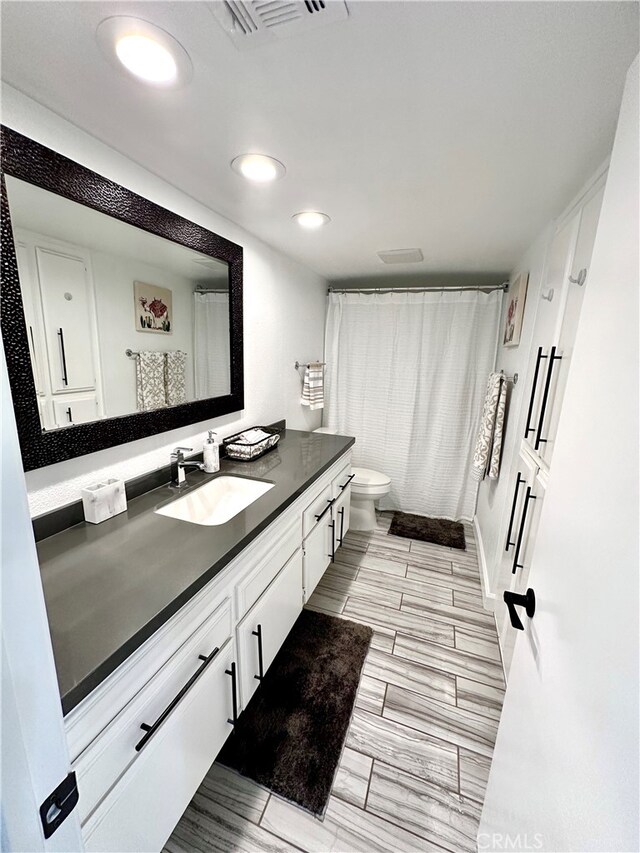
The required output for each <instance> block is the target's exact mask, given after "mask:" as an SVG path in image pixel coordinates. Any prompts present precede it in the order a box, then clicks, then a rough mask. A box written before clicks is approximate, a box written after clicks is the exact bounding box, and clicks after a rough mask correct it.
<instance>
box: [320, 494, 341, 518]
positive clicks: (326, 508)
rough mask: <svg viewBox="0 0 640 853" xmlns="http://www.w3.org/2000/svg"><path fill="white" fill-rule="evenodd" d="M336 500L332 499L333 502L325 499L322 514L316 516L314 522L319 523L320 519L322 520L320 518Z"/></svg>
mask: <svg viewBox="0 0 640 853" xmlns="http://www.w3.org/2000/svg"><path fill="white" fill-rule="evenodd" d="M336 500H337V499H336V498H333V500H329V499H328V498H327V506H326V507H325V508H324V509H323V510H322V512H321V513H320V515H316V521H320V519H321V518H322V516H323V515H325V513H326V512H327V511H328V510H330V509H331V507H332V506H333V505H334V503H335V502H336Z"/></svg>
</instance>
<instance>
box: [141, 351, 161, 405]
mask: <svg viewBox="0 0 640 853" xmlns="http://www.w3.org/2000/svg"><path fill="white" fill-rule="evenodd" d="M164 365H165V359H164V353H163V352H149V351H146V352H140V353H138V357H137V358H136V400H137V405H138V411H139V412H148V411H150V410H151V409H159V408H161V407H162V406H166V405H167V397H166V391H165V378H164Z"/></svg>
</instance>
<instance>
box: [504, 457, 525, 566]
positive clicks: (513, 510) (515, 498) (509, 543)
mask: <svg viewBox="0 0 640 853" xmlns="http://www.w3.org/2000/svg"><path fill="white" fill-rule="evenodd" d="M526 482H527V481H526V480H525V479H524V477H523V476H522V474H521V473H520V471H518V478H517V480H516V488H515V491H514V493H513V504H512V506H511V516H510V518H509V529H508V530H507V544H506V545H505V548H504V550H505V551H508V550H509V548H510V547H511V546H512V545H515V544H516V543H515V542H512V541H511V531H512V530H513V519H514V517H515V514H516V507H517V505H518V492H519V491H520V486H521V485H522V483H526Z"/></svg>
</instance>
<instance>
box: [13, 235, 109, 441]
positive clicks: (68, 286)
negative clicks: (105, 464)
mask: <svg viewBox="0 0 640 853" xmlns="http://www.w3.org/2000/svg"><path fill="white" fill-rule="evenodd" d="M16 252H17V259H18V270H19V274H20V282H21V285H22V297H23V302H24V313H25V322H26V326H27V336H28V339H29V349H30V354H31V363H32V365H33V374H34V381H35V386H36V394H37V397H38V407H39V410H40V419H41V423H42V425H43V427H44V428H45V429H53V428H55V427H62V426H69V424H77V423H84V422H86V421H93V420H96V418H98V417H100V416H101V414H102V407H101V396H102V395H101V390H100V381H99V379H100V377H99V375H98V370H99V358H98V323H97V317H96V309H95V301H94V292H93V279H92V274H91V260H90V257H89V254H88V253H87V252H86V250H84V249H82V248H80V247H78V246H72V245H70V244H67V243H63V242H60V241H58V240H52V239H51V238H49V237H44V236H42V235H39V234H34V233H32V232H29V231H23V230H20V229H18V230H17V232H16Z"/></svg>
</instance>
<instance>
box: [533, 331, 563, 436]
mask: <svg viewBox="0 0 640 853" xmlns="http://www.w3.org/2000/svg"><path fill="white" fill-rule="evenodd" d="M556 361H562V356H561V355H556V348H555V347H551V353H550V355H549V367H548V368H547V380H546V382H545V383H544V391H543V392H542V405H541V407H540V419H539V420H538V429H537V431H536V442H535V449H536V450H537V449H538V448H539V447H540V445H541V444H546V443H547V439H546V438H542V425H543V424H544V416H545V414H546V411H547V402H548V401H549V388H550V387H551V374H552V373H553V364H554V362H556Z"/></svg>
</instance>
